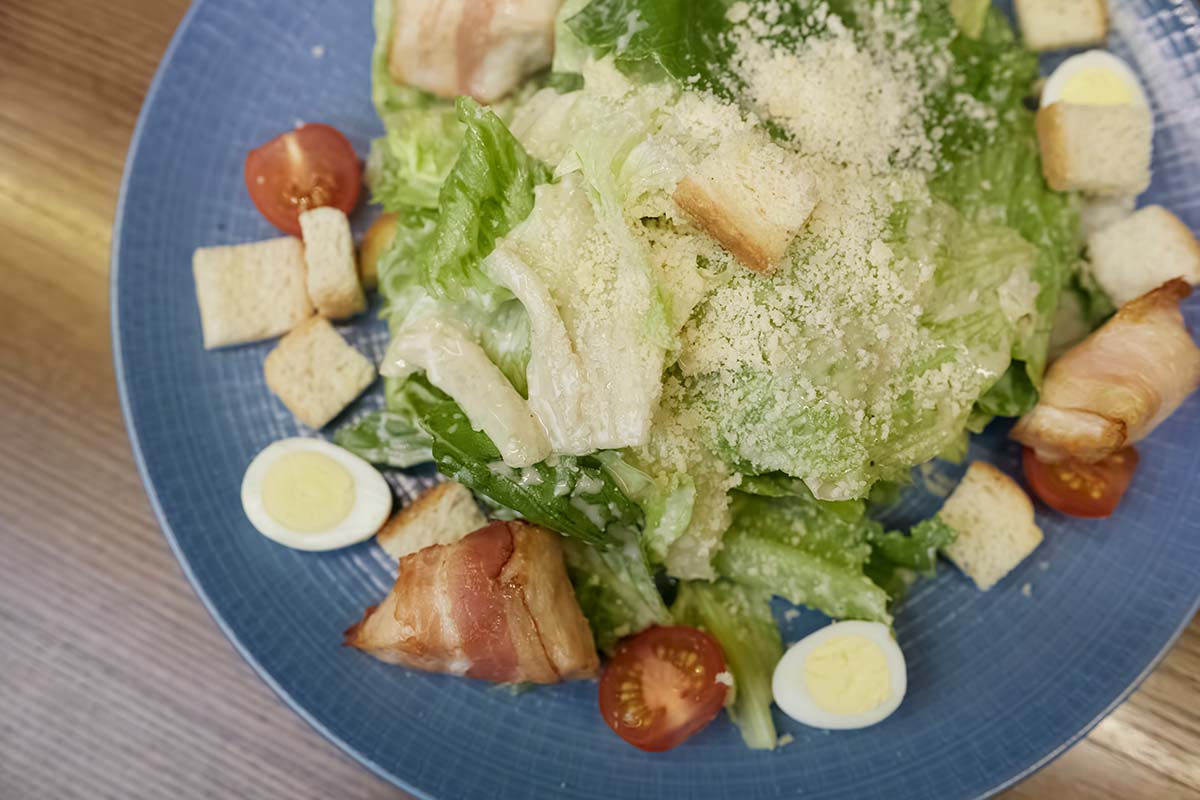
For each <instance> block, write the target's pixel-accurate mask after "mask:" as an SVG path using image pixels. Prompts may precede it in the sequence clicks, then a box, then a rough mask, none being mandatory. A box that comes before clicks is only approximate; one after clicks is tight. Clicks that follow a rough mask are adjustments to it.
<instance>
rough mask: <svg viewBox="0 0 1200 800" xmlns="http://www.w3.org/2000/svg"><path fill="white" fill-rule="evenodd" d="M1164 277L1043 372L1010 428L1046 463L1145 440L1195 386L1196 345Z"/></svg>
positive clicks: (1198, 374) (1175, 291)
mask: <svg viewBox="0 0 1200 800" xmlns="http://www.w3.org/2000/svg"><path fill="white" fill-rule="evenodd" d="M1191 291H1192V289H1191V287H1190V286H1188V284H1187V282H1185V281H1183V280H1179V279H1176V280H1172V281H1167V282H1166V283H1164V284H1163V285H1162V286H1160V287H1158V288H1157V289H1155V290H1154V291H1152V292H1148V293H1147V294H1144V295H1142V296H1141V297H1139V298H1137V299H1136V300H1131V301H1130V302H1128V303H1126V304H1125V305H1124V306H1122V307H1121V310H1120V311H1118V312H1117V315H1116V316H1115V317H1113V318H1112V319H1111V320H1109V321H1108V322H1106V323H1105V324H1104V325H1103V326H1102V327H1101V328H1100V329H1099V330H1097V331H1095V332H1094V333H1093V334H1092V335H1091V336H1089V337H1088V338H1086V339H1084V340H1083V341H1082V342H1080V343H1079V344H1077V345H1075V347H1073V348H1071V349H1070V350H1068V351H1067V352H1066V353H1065V354H1064V355H1063V356H1062V358H1060V359H1058V360H1057V361H1055V362H1054V364H1053V365H1052V366H1051V367H1050V369H1049V371H1048V372H1047V373H1046V382H1045V385H1044V386H1043V387H1042V397H1041V400H1040V401H1039V402H1038V404H1037V406H1036V407H1034V409H1033V410H1032V411H1030V412H1029V413H1028V414H1026V415H1025V416H1024V417H1022V418H1021V420H1020V421H1019V422H1018V423H1017V425H1016V427H1014V428H1013V430H1012V434H1011V436H1012V438H1014V439H1016V440H1017V441H1018V442H1021V443H1022V444H1025V445H1027V446H1029V447H1032V448H1033V449H1034V450H1035V451H1036V452H1037V457H1038V459H1039V460H1041V461H1043V462H1046V463H1052V464H1053V463H1058V462H1062V461H1068V460H1073V461H1082V462H1086V463H1095V462H1097V461H1102V460H1103V459H1105V458H1107V457H1108V456H1110V455H1112V454H1113V453H1115V452H1116V451H1117V450H1120V449H1121V448H1122V447H1125V446H1126V445H1129V444H1133V443H1134V442H1137V441H1139V440H1141V439H1144V438H1145V437H1146V436H1148V435H1149V434H1150V432H1151V431H1152V430H1154V429H1155V428H1156V427H1158V425H1159V423H1161V422H1162V421H1163V420H1165V419H1166V418H1167V417H1169V416H1171V414H1172V413H1173V412H1174V411H1175V409H1176V408H1178V407H1179V405H1180V403H1182V402H1183V401H1184V399H1185V398H1187V396H1188V395H1189V394H1191V393H1192V392H1193V391H1194V390H1195V389H1196V387H1197V386H1200V348H1197V347H1196V344H1195V343H1194V342H1193V341H1192V337H1191V334H1189V333H1188V330H1187V328H1186V327H1185V325H1184V321H1183V314H1181V313H1180V311H1179V303H1180V301H1181V300H1183V299H1184V298H1185V297H1187V296H1188V295H1189V294H1191Z"/></svg>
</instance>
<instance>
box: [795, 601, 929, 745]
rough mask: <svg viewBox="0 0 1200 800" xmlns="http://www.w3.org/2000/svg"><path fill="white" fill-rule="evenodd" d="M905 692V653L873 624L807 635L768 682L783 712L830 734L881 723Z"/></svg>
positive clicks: (838, 625) (885, 631)
mask: <svg viewBox="0 0 1200 800" xmlns="http://www.w3.org/2000/svg"><path fill="white" fill-rule="evenodd" d="M907 688H908V671H907V669H906V668H905V666H904V653H902V652H901V651H900V646H899V645H897V644H896V640H895V639H893V638H892V632H891V630H890V629H889V628H888V626H886V625H882V624H880V623H878V622H835V623H833V624H832V625H829V626H827V627H825V628H822V629H821V630H819V631H817V632H816V633H812V634H809V635H808V636H806V637H804V638H803V639H801V640H800V641H798V642H796V644H794V645H792V647H791V649H789V650H788V651H787V652H786V653H784V655H783V658H782V659H780V661H779V664H778V665H777V666H776V667H775V675H774V678H773V679H772V681H771V691H772V693H773V694H774V695H775V703H776V705H778V706H779V707H780V708H781V709H782V710H783V713H785V714H787V715H788V716H789V717H791V718H792V719H794V720H796V721H797V722H800V723H803V724H804V725H810V726H812V727H814V728H827V729H833V730H846V729H850V728H866V727H868V726H870V725H874V724H875V723H877V722H881V721H882V720H883V719H885V718H886V717H887V716H888V715H890V714H891V713H892V712H893V711H895V710H896V709H897V708H899V707H900V702H901V701H902V700H903V699H904V692H905V691H906V690H907Z"/></svg>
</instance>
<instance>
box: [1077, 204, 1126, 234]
mask: <svg viewBox="0 0 1200 800" xmlns="http://www.w3.org/2000/svg"><path fill="white" fill-rule="evenodd" d="M1136 207H1137V198H1136V197H1134V196H1133V195H1131V194H1127V195H1114V196H1112V197H1085V198H1083V207H1082V208H1081V209H1080V210H1079V224H1080V227H1081V228H1082V229H1083V235H1084V237H1085V238H1088V239H1090V238H1091V237H1092V236H1094V235H1095V234H1097V233H1099V232H1100V231H1102V230H1104V229H1105V228H1108V227H1110V226H1112V225H1116V224H1117V223H1118V222H1120V221H1121V220H1123V219H1127V218H1128V217H1129V216H1130V215H1131V214H1133V209H1134V208H1136Z"/></svg>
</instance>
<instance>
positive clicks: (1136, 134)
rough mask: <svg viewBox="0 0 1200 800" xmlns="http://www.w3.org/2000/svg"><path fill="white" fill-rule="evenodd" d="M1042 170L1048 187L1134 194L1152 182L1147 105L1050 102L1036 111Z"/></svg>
mask: <svg viewBox="0 0 1200 800" xmlns="http://www.w3.org/2000/svg"><path fill="white" fill-rule="evenodd" d="M1037 135H1038V145H1039V146H1040V147H1041V150H1042V174H1044V175H1045V176H1046V182H1047V183H1048V184H1050V187H1051V188H1052V189H1055V190H1057V191H1060V192H1069V191H1076V190H1078V191H1083V192H1089V193H1091V194H1098V195H1138V194H1141V193H1142V192H1144V191H1145V190H1146V187H1148V186H1149V185H1150V156H1151V148H1152V136H1153V128H1152V121H1151V118H1150V110H1149V109H1147V108H1146V107H1145V106H1142V105H1136V104H1129V105H1114V106H1098V105H1097V106H1092V105H1077V104H1073V103H1062V102H1059V103H1052V104H1050V105H1048V106H1046V107H1044V108H1042V109H1041V110H1040V111H1038V115H1037Z"/></svg>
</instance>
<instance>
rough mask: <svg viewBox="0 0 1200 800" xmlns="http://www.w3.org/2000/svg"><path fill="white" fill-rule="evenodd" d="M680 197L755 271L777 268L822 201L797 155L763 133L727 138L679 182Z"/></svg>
mask: <svg viewBox="0 0 1200 800" xmlns="http://www.w3.org/2000/svg"><path fill="white" fill-rule="evenodd" d="M675 202H676V203H677V204H678V205H679V207H680V208H681V209H683V210H684V212H686V213H687V214H688V215H689V216H690V217H691V218H692V219H693V220H694V221H695V222H696V224H697V225H699V226H700V227H701V228H703V229H704V230H705V231H707V232H708V233H709V234H710V235H711V236H712V237H713V238H714V239H716V240H717V241H718V242H720V243H721V245H722V246H723V247H724V248H725V249H726V250H728V251H729V252H731V253H732V254H733V255H734V256H735V257H736V258H737V260H738V261H740V262H742V264H743V265H744V266H746V267H748V268H750V269H752V270H754V271H755V272H769V271H770V270H772V269H774V268H775V266H776V265H777V264H778V263H779V261H780V259H782V258H783V256H784V253H786V252H787V248H788V245H789V244H791V242H792V239H794V238H795V237H796V234H797V233H799V232H800V229H801V228H802V227H804V223H805V222H807V221H808V217H809V215H810V214H812V211H813V208H814V207H815V206H816V204H817V195H816V188H815V186H814V182H813V180H812V178H811V177H810V176H809V175H807V174H806V173H805V172H804V171H803V170H802V168H801V166H800V164H799V161H798V159H797V158H796V156H795V155H794V154H792V153H789V152H788V151H786V150H784V149H783V148H782V147H779V146H778V145H776V144H775V143H773V142H771V141H770V140H768V139H766V137H765V136H761V135H743V136H735V137H732V138H731V139H729V140H726V141H725V142H723V143H722V144H721V145H720V147H718V149H717V151H716V152H715V153H713V154H712V155H710V156H708V157H707V158H706V159H704V160H703V161H702V162H701V163H700V165H699V167H697V168H696V169H695V170H694V171H693V172H692V174H690V175H688V176H687V177H685V178H684V179H683V180H682V181H680V182H679V186H678V187H677V188H676V189H675Z"/></svg>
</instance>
